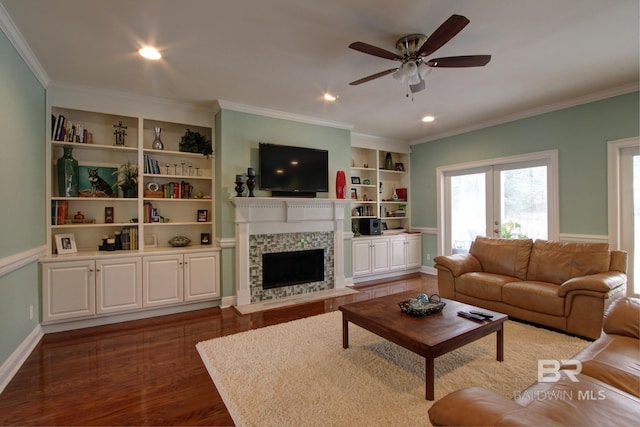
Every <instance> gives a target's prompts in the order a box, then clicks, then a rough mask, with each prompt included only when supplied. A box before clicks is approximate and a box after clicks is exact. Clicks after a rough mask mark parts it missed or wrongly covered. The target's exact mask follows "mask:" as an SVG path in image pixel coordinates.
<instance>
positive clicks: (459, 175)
mask: <svg viewBox="0 0 640 427" xmlns="http://www.w3.org/2000/svg"><path fill="white" fill-rule="evenodd" d="M554 153H555V152H545V153H541V154H544V155H532V156H523V157H518V158H508V159H496V160H495V161H494V162H487V163H486V164H484V165H479V166H475V165H461V166H458V167H455V166H452V167H449V170H446V171H445V170H443V171H442V187H443V196H444V197H443V199H444V200H443V201H444V203H443V204H444V210H442V211H441V212H442V216H443V219H444V221H443V224H442V225H443V227H440V230H441V234H442V247H443V250H444V252H443V253H447V254H452V253H466V252H468V251H469V247H470V245H471V242H472V241H473V240H474V239H475V238H476V236H488V237H501V238H510V239H518V238H531V239H550V238H557V231H555V230H557V225H556V223H557V219H556V218H557V215H555V214H554V212H556V211H557V204H556V202H555V194H557V192H556V190H555V186H556V182H557V180H556V179H555V176H557V175H556V174H555V172H554V165H556V164H557V161H556V162H554V158H555V159H557V157H555V156H554V155H553V154H554ZM469 166H471V167H469Z"/></svg>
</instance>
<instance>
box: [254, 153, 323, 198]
mask: <svg viewBox="0 0 640 427" xmlns="http://www.w3.org/2000/svg"><path fill="white" fill-rule="evenodd" d="M259 153H260V154H259V157H260V170H259V180H260V188H261V189H263V190H268V191H271V192H272V194H273V195H274V196H282V197H315V196H316V193H317V192H327V191H329V152H328V151H327V150H318V149H315V148H304V147H293V146H289V145H277V144H269V143H266V142H261V143H260V145H259Z"/></svg>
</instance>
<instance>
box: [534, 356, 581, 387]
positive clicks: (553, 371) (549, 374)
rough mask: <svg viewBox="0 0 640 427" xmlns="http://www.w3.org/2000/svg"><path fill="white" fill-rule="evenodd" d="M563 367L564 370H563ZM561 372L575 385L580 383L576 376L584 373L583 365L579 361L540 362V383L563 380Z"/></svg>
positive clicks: (551, 360) (548, 360)
mask: <svg viewBox="0 0 640 427" xmlns="http://www.w3.org/2000/svg"><path fill="white" fill-rule="evenodd" d="M561 367H562V368H561ZM561 372H564V374H565V375H566V376H567V377H568V378H569V379H570V380H571V381H573V382H574V383H577V382H579V381H578V378H577V377H576V375H578V374H579V373H580V372H582V363H580V361H579V360H575V359H568V360H554V359H540V360H538V381H540V382H542V383H555V382H557V381H559V380H560V378H562V374H561Z"/></svg>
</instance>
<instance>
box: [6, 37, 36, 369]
mask: <svg viewBox="0 0 640 427" xmlns="http://www.w3.org/2000/svg"><path fill="white" fill-rule="evenodd" d="M0 58H2V60H1V61H0V99H2V101H3V102H2V103H0V129H2V138H1V139H0V146H1V147H2V151H1V152H2V154H1V155H0V182H2V183H3V185H2V186H0V200H3V201H4V203H3V206H2V208H1V209H0V235H1V236H2V238H0V258H3V259H6V258H7V257H10V256H11V255H16V254H19V253H21V252H25V251H28V250H31V249H34V248H38V247H40V246H42V245H44V244H45V243H46V226H45V215H44V212H45V182H46V179H45V173H44V170H45V120H44V118H45V111H46V107H45V90H44V88H43V87H42V85H41V84H40V83H39V82H38V80H37V79H36V77H35V76H34V75H33V73H32V72H31V71H30V70H29V68H28V67H27V65H26V64H25V62H24V61H23V60H22V58H21V57H20V55H19V54H18V52H17V51H16V50H15V48H14V47H13V45H12V44H11V42H10V41H9V40H8V39H7V37H6V36H5V34H4V33H3V32H0ZM38 280H39V279H38V264H37V262H33V263H31V264H28V265H26V266H24V267H22V268H18V269H17V270H14V271H12V272H9V273H7V274H5V275H3V276H0V365H1V364H2V363H4V362H5V361H6V360H7V359H8V357H9V356H10V355H11V354H12V353H13V352H14V351H15V350H16V348H17V347H18V346H19V345H20V344H21V343H22V342H23V341H24V339H25V338H26V337H27V336H28V335H29V334H30V333H31V332H32V331H33V329H34V328H35V326H36V325H37V324H38V323H39V314H38V313H39V312H40V310H39V307H40V298H39V291H38V289H39V286H38ZM30 305H33V307H34V311H35V317H34V319H33V320H29V306H30Z"/></svg>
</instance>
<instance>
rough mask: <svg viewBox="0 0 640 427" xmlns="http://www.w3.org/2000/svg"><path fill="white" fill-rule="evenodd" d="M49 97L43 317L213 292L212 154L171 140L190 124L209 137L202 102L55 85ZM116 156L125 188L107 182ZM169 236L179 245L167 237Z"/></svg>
mask: <svg viewBox="0 0 640 427" xmlns="http://www.w3.org/2000/svg"><path fill="white" fill-rule="evenodd" d="M48 102H49V105H48V111H49V113H50V114H47V117H48V118H47V128H48V129H50V133H49V132H48V135H47V156H46V159H47V166H46V168H47V169H46V176H47V190H46V194H47V204H48V205H49V207H50V209H48V210H47V214H46V215H47V235H48V245H49V247H50V251H49V254H47V255H46V256H45V257H43V258H42V259H41V272H42V321H43V323H45V324H46V323H57V322H62V321H70V320H78V319H88V318H100V317H105V316H109V315H113V314H119V313H132V312H136V311H140V312H142V311H145V310H148V309H153V308H156V307H167V306H172V305H175V306H179V305H186V304H187V303H191V302H199V301H207V300H218V299H220V290H219V289H220V283H219V280H220V279H219V276H220V266H219V262H220V260H219V251H220V249H219V248H218V247H215V246H212V243H213V241H214V239H213V237H214V234H213V233H214V223H215V219H214V217H213V214H214V209H213V208H214V200H215V197H214V196H215V195H214V188H215V187H214V178H213V177H214V168H213V165H214V162H213V155H212V154H207V155H205V154H203V153H201V152H198V153H192V152H189V151H188V148H185V147H181V146H180V142H181V139H182V138H183V136H187V135H193V134H194V133H197V134H200V135H201V136H203V137H204V138H205V139H206V140H208V141H212V137H213V128H212V126H213V117H214V115H213V111H204V109H199V107H190V106H186V105H178V104H176V105H173V104H166V105H165V104H162V103H160V104H159V103H157V102H154V101H153V100H146V99H145V100H141V99H135V100H132V99H129V98H123V97H119V96H117V95H107V94H104V96H102V97H100V96H97V95H96V94H93V93H85V92H82V91H74V90H69V91H58V90H56V89H53V90H51V91H50V92H49V93H48ZM174 117H175V118H176V120H174V119H173V118H174ZM181 150H182V151H181ZM64 156H70V157H72V158H73V159H74V160H75V161H77V163H78V169H77V174H78V179H77V183H78V184H77V188H73V186H69V185H68V184H65V182H71V181H65V180H69V178H68V176H69V173H68V172H67V173H65V170H66V168H65V167H64V162H62V161H59V159H61V158H62V157H64ZM125 165H129V166H130V170H136V171H137V181H136V183H135V185H134V186H133V188H132V190H133V191H124V190H123V189H122V188H121V187H120V186H118V185H117V181H118V180H119V178H122V172H123V170H124V169H125ZM59 169H60V170H59ZM61 184H62V185H61ZM177 236H184V237H186V238H188V239H189V240H190V244H189V245H188V246H185V247H174V246H172V245H171V244H170V243H169V241H170V240H171V239H172V238H173V237H177ZM61 241H64V245H66V246H64V247H62V249H63V250H62V251H61V252H62V253H59V246H61V245H60V242H61ZM56 242H58V244H56ZM114 243H115V245H114Z"/></svg>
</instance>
